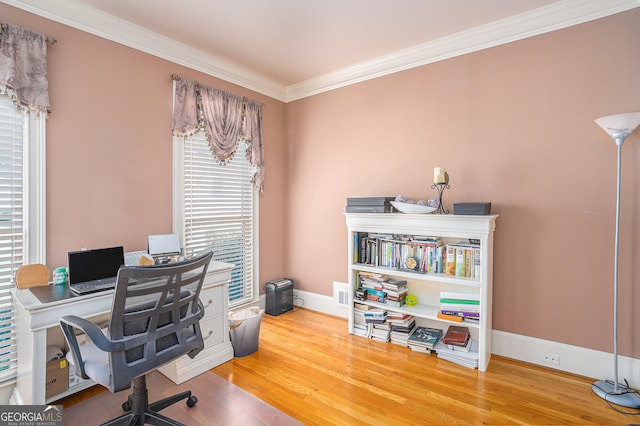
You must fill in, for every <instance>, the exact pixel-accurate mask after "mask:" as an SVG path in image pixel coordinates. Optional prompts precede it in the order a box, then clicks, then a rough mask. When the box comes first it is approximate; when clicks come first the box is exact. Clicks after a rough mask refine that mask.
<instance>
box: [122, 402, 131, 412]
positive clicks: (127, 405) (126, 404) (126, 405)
mask: <svg viewBox="0 0 640 426" xmlns="http://www.w3.org/2000/svg"><path fill="white" fill-rule="evenodd" d="M122 411H131V400H126V401H125V402H123V403H122Z"/></svg>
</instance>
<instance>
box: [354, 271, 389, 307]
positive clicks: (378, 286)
mask: <svg viewBox="0 0 640 426" xmlns="http://www.w3.org/2000/svg"><path fill="white" fill-rule="evenodd" d="M386 279H387V277H386V276H384V275H382V274H376V273H373V272H359V273H358V287H359V289H365V290H366V291H367V293H366V300H370V301H372V302H378V303H385V302H386V301H387V293H386V292H385V291H384V289H383V282H384V281H385V280H386Z"/></svg>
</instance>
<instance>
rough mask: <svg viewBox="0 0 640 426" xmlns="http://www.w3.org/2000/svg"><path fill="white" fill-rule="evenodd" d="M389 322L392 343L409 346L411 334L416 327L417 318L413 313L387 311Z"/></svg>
mask: <svg viewBox="0 0 640 426" xmlns="http://www.w3.org/2000/svg"><path fill="white" fill-rule="evenodd" d="M387 323H389V325H390V326H391V333H390V336H389V338H390V340H391V343H395V344H396V345H400V346H404V347H407V346H409V345H408V343H407V341H408V340H409V335H410V334H411V332H412V331H413V329H414V328H416V320H415V318H414V317H413V315H409V314H402V313H399V312H390V311H389V312H387Z"/></svg>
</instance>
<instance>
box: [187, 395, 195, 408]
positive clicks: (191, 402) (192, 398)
mask: <svg viewBox="0 0 640 426" xmlns="http://www.w3.org/2000/svg"><path fill="white" fill-rule="evenodd" d="M196 402H198V398H197V397H196V396H195V395H191V396H190V397H189V398H188V399H187V407H189V408H191V407H193V406H194V405H196Z"/></svg>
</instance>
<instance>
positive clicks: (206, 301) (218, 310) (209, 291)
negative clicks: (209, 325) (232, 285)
mask: <svg viewBox="0 0 640 426" xmlns="http://www.w3.org/2000/svg"><path fill="white" fill-rule="evenodd" d="M222 298H223V291H222V286H216V287H209V288H206V289H203V290H202V291H200V300H201V301H202V304H203V305H204V316H205V318H206V317H210V316H212V315H220V314H222V313H223V311H224V300H223V299H222Z"/></svg>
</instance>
